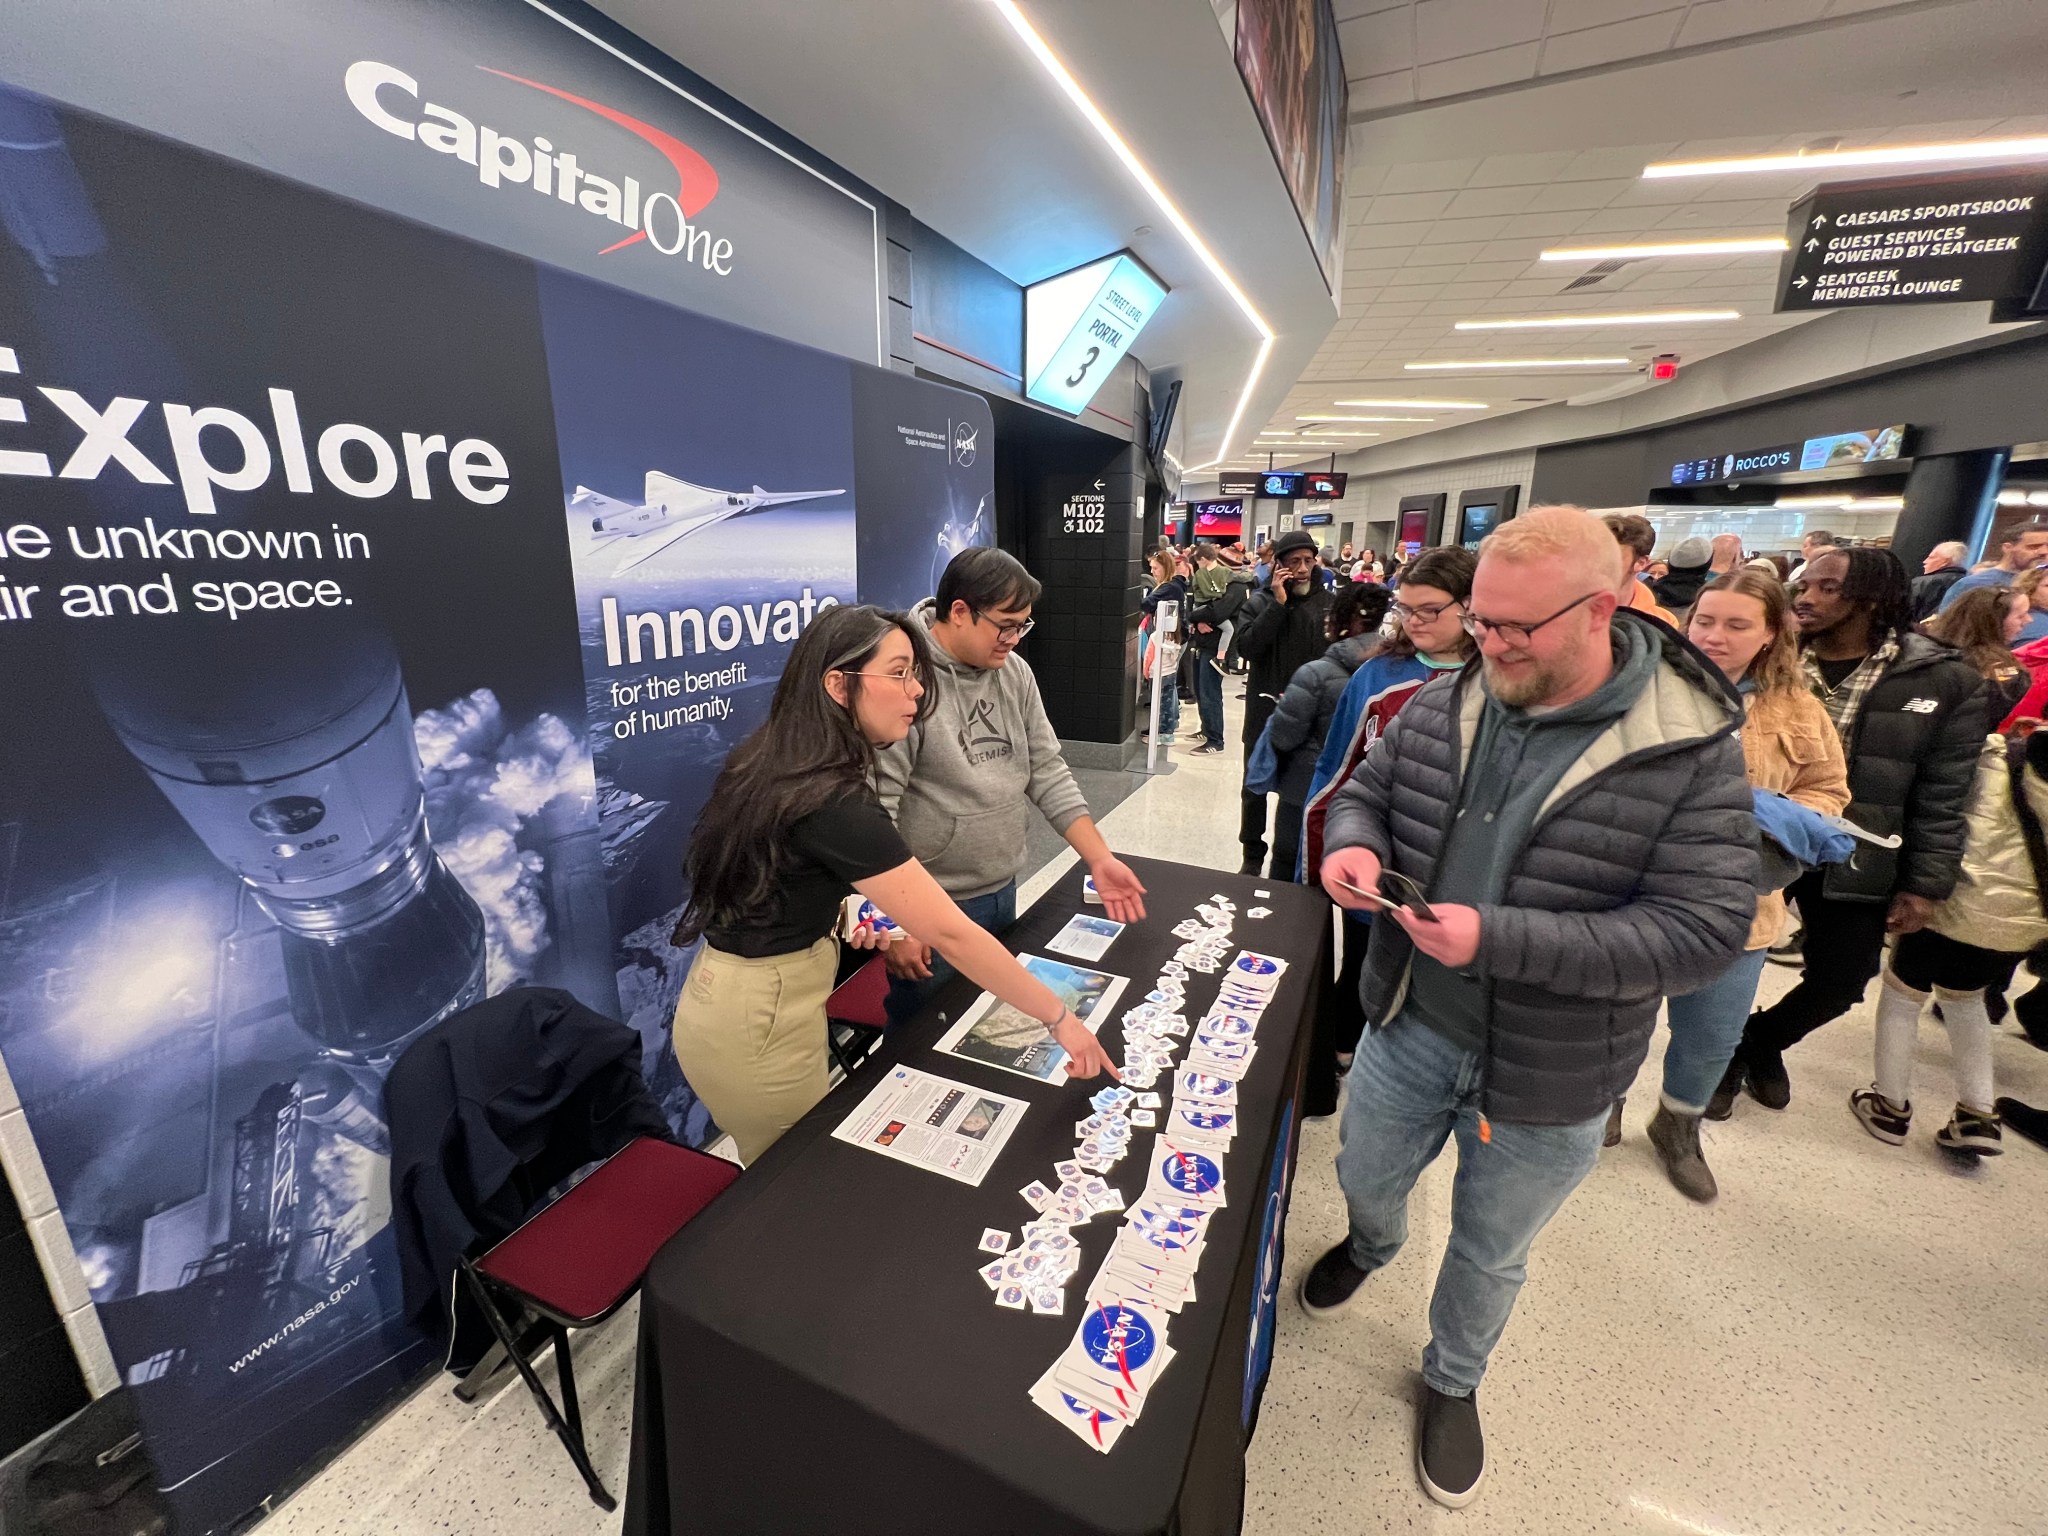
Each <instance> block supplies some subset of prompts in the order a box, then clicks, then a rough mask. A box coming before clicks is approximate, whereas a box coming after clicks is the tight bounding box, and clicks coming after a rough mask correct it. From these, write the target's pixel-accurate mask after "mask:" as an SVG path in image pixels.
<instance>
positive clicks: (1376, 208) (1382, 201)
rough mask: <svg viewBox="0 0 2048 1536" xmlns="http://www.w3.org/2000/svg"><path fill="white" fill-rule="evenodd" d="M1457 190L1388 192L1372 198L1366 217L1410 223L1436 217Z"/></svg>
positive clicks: (1389, 222) (1390, 222)
mask: <svg viewBox="0 0 2048 1536" xmlns="http://www.w3.org/2000/svg"><path fill="white" fill-rule="evenodd" d="M1457 195H1458V194H1457V193H1455V192H1387V193H1382V194H1381V195H1380V196H1378V197H1376V198H1374V199H1373V200H1372V207H1371V209H1370V210H1369V211H1368V212H1367V214H1366V218H1367V219H1368V220H1370V221H1371V222H1372V223H1375V224H1409V223H1413V222H1415V221H1416V220H1419V219H1435V218H1439V217H1441V216H1442V214H1443V211H1444V209H1446V208H1448V207H1449V206H1450V203H1451V199H1452V198H1454V197H1456V196H1457Z"/></svg>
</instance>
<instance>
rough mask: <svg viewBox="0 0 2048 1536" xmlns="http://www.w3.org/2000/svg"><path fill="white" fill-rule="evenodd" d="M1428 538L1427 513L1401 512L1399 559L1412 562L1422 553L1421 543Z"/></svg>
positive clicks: (1425, 511)
mask: <svg viewBox="0 0 2048 1536" xmlns="http://www.w3.org/2000/svg"><path fill="white" fill-rule="evenodd" d="M1428 537H1429V513H1428V511H1427V510H1424V511H1419V512H1403V513H1402V514H1401V558H1402V559H1403V560H1413V559H1414V558H1415V557H1416V556H1417V555H1419V554H1421V553H1422V541H1423V540H1424V539H1426V538H1428Z"/></svg>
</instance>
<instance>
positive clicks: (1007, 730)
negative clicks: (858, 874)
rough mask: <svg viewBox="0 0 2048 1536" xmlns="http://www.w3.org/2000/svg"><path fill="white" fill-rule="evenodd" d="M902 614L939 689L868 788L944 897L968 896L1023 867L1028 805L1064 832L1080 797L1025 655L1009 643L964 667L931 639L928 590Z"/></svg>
mask: <svg viewBox="0 0 2048 1536" xmlns="http://www.w3.org/2000/svg"><path fill="white" fill-rule="evenodd" d="M910 616H911V618H912V619H913V620H915V621H916V622H917V624H918V625H919V626H921V627H922V628H923V630H924V631H925V635H926V637H927V643H928V645H929V648H930V650H931V656H932V664H933V666H934V668H935V669H936V672H937V677H936V679H935V692H936V695H937V697H936V699H935V700H934V702H933V705H932V710H931V713H930V714H929V715H927V716H926V717H925V719H924V721H923V723H921V724H919V725H916V726H913V727H912V728H911V731H910V735H909V736H907V737H906V738H904V739H903V740H902V741H899V742H897V743H896V744H895V745H894V746H891V747H886V748H884V749H883V750H882V751H880V752H878V753H877V754H876V756H875V788H876V790H877V791H878V792H879V793H880V795H881V797H882V808H883V809H884V810H886V811H888V813H889V814H890V816H891V817H893V818H894V819H895V822H896V830H897V831H899V832H901V833H902V834H903V840H904V841H905V842H906V843H908V844H909V845H910V851H911V853H912V854H914V855H915V856H916V857H917V860H918V862H919V863H921V864H923V865H924V867H925V868H926V869H927V870H929V871H930V872H931V876H932V878H933V879H934V880H936V881H938V882H939V884H940V885H941V886H943V887H944V888H945V891H946V894H947V895H948V896H951V897H952V898H953V899H954V900H955V901H968V900H971V899H973V898H974V897H976V896H986V895H988V894H989V893H990V892H991V891H999V890H1001V889H1002V888H1003V887H1004V886H1006V885H1008V884H1009V883H1010V882H1011V881H1012V880H1014V879H1016V878H1017V875H1018V873H1019V872H1020V871H1021V870H1022V869H1023V868H1024V835H1025V830H1026V827H1027V826H1028V818H1029V816H1030V814H1031V812H1030V809H1029V806H1030V805H1034V804H1035V805H1036V806H1037V807H1038V809H1039V810H1040V811H1041V812H1042V813H1043V814H1044V816H1045V819H1046V820H1047V821H1049V822H1051V823H1052V826H1053V830H1054V831H1055V832H1059V833H1061V834H1064V833H1065V832H1066V830H1067V828H1068V827H1069V826H1071V825H1073V823H1074V822H1075V820H1077V819H1078V818H1079V817H1082V816H1085V815H1087V814H1088V801H1087V799H1086V798H1085V797H1084V796H1083V795H1082V793H1081V787H1080V786H1079V785H1078V784H1076V783H1075V782H1074V775H1073V774H1072V772H1071V771H1069V770H1068V768H1067V763H1066V759H1065V758H1063V757H1062V756H1061V755H1060V743H1059V738H1058V737H1057V736H1055V735H1054V734H1053V729H1052V722H1051V721H1050V720H1048V719H1047V718H1046V715H1045V704H1044V703H1043V701H1042V700H1040V698H1039V696H1038V680H1037V679H1036V678H1035V677H1033V676H1032V675H1031V668H1030V667H1029V666H1028V665H1026V663H1025V661H1024V659H1023V658H1022V657H1021V656H1018V655H1017V654H1015V653H1014V652H1012V653H1011V655H1010V657H1009V659H1008V660H1007V661H1005V662H1004V663H1003V665H1001V666H1000V667H971V666H968V665H966V664H965V663H964V662H960V661H956V660H954V659H953V656H952V655H951V654H950V653H949V652H948V651H947V650H946V648H945V647H944V646H942V645H940V644H939V643H938V641H936V640H932V639H930V635H931V627H932V622H933V620H934V619H936V618H937V617H938V606H937V604H936V603H934V602H933V600H932V599H930V598H926V599H925V600H924V601H923V602H921V603H919V604H918V605H917V606H916V607H915V608H913V609H912V610H911V614H910Z"/></svg>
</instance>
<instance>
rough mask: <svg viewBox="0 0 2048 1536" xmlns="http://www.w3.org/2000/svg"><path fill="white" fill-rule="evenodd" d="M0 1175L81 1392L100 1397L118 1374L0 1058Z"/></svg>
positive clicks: (118, 1380) (116, 1380) (53, 1192)
mask: <svg viewBox="0 0 2048 1536" xmlns="http://www.w3.org/2000/svg"><path fill="white" fill-rule="evenodd" d="M0 1171H4V1173H5V1175H6V1178H7V1182H8V1183H9V1185H11V1186H12V1187H13V1190H14V1198H15V1202H16V1203H17V1204H18V1205H20V1207H21V1215H22V1219H23V1220H24V1221H26V1222H27V1223H28V1229H29V1238H30V1241H31V1242H33V1243H34V1245H35V1250H36V1257H37V1258H38V1259H39V1260H41V1261H42V1266H43V1279H44V1280H45V1281H46V1282H47V1283H48V1285H49V1287H50V1295H51V1296H52V1297H53V1298H54V1299H55V1301H56V1304H57V1310H58V1311H59V1312H61V1313H62V1314H63V1316H64V1329H65V1332H67V1333H69V1334H70V1335H71V1347H72V1350H73V1352H74V1353H76V1354H77V1356H78V1364H79V1368H80V1369H81V1370H82V1371H83V1372H84V1373H85V1384H86V1388H87V1389H88V1390H89V1391H90V1392H91V1393H92V1395H93V1396H94V1397H100V1396H103V1395H104V1394H106V1393H108V1392H111V1391H113V1389H114V1388H115V1387H117V1386H119V1385H120V1384H121V1376H120V1372H119V1371H118V1370H117V1369H116V1367H115V1365H114V1356H113V1353H112V1351H111V1350H109V1349H108V1348H107V1336H106V1333H105V1332H104V1331H103V1330H102V1329H101V1327H100V1319H99V1314H98V1313H97V1312H95V1311H94V1310H93V1305H92V1292H91V1290H90V1289H89V1288H88V1287H87V1285H86V1283H85V1271H84V1270H83V1269H82V1268H81V1267H80V1265H79V1262H78V1255H77V1254H76V1253H74V1252H73V1251H72V1247H71V1235H70V1233H68V1232H67V1231H65V1229H64V1218H63V1216H62V1215H60V1214H59V1212H58V1210H57V1192H56V1190H55V1189H54V1188H52V1187H51V1184H50V1176H49V1173H48V1172H47V1171H46V1170H45V1169H44V1167H43V1158H42V1154H41V1153H40V1152H38V1151H37V1150H36V1142H35V1137H34V1136H33V1135H31V1134H30V1133H29V1128H28V1119H27V1117H26V1116H25V1115H23V1114H22V1112H21V1099H20V1096H19V1095H18V1094H17V1093H16V1092H15V1088H14V1080H13V1079H12V1078H11V1077H9V1076H8V1075H7V1063H6V1062H5V1061H4V1060H0Z"/></svg>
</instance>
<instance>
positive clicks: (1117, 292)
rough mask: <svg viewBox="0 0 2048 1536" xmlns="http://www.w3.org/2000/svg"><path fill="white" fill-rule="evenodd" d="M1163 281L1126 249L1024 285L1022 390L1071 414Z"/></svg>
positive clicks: (1160, 294)
mask: <svg viewBox="0 0 2048 1536" xmlns="http://www.w3.org/2000/svg"><path fill="white" fill-rule="evenodd" d="M1165 297H1166V285H1165V284H1163V283H1161V282H1160V281H1159V279H1158V278H1156V277H1154V276H1153V275H1152V274H1151V273H1150V272H1147V271H1146V270H1145V269H1144V268H1143V267H1142V266H1140V265H1139V264H1138V263H1137V261H1136V260H1135V259H1134V258H1132V257H1131V256H1128V255H1119V256H1105V257H1103V259H1102V260H1100V261H1092V262H1090V263H1089V264H1088V265H1087V266H1085V267H1076V268H1075V269H1074V270H1073V271H1071V272H1063V273H1061V274H1060V275H1059V276H1058V277H1049V278H1047V279H1046V280H1045V281H1044V282H1042V283H1033V284H1032V285H1031V286H1030V287H1029V288H1026V289H1025V290H1024V379H1025V384H1024V393H1025V394H1026V395H1027V396H1029V397H1030V398H1031V399H1033V400H1037V401H1039V402H1040V403H1042V404H1045V405H1049V406H1052V407H1053V408H1054V409H1055V410H1061V411H1066V412H1068V413H1069V414H1070V415H1075V416H1078V415H1080V414H1081V411H1082V410H1083V409H1084V408H1085V407H1086V406H1087V404H1088V402H1089V401H1090V400H1092V399H1094V398H1095V391H1096V390H1098V389H1100V388H1101V387H1102V381H1103V380H1104V379H1106V378H1108V377H1109V375H1110V373H1111V372H1112V371H1113V370H1114V369H1115V367H1116V365H1117V364H1118V363H1119V362H1121V361H1122V360H1123V355H1124V354H1125V353H1126V352H1128V351H1130V350H1131V343H1132V342H1134V341H1136V340H1137V339H1138V332H1140V331H1142V330H1143V329H1144V328H1145V326H1146V323H1147V322H1148V321H1150V320H1151V318H1152V315H1153V312H1154V311H1155V310H1157V309H1158V308H1159V302H1160V300H1162V299H1164V298H1165Z"/></svg>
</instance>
